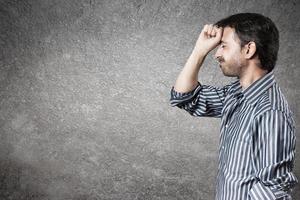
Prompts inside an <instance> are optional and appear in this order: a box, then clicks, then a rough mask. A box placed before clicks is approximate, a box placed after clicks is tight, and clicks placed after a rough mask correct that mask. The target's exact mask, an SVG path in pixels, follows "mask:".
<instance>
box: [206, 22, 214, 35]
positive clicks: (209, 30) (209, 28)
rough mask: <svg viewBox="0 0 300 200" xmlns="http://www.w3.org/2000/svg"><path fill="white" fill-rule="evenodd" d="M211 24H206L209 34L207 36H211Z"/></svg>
mask: <svg viewBox="0 0 300 200" xmlns="http://www.w3.org/2000/svg"><path fill="white" fill-rule="evenodd" d="M212 28H213V27H212V25H211V24H210V25H209V26H208V30H207V35H208V36H209V37H211V31H212Z"/></svg>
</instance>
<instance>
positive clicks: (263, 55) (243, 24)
mask: <svg viewBox="0 0 300 200" xmlns="http://www.w3.org/2000/svg"><path fill="white" fill-rule="evenodd" d="M214 25H215V26H217V27H223V28H224V27H227V26H228V27H231V28H234V30H235V33H236V34H237V36H238V38H239V39H240V42H241V43H240V45H241V47H243V46H244V45H245V44H247V43H248V42H250V41H253V42H255V45H256V52H255V54H257V55H258V58H259V60H260V63H261V66H260V67H261V68H262V69H264V70H268V71H269V72H270V71H272V70H273V69H274V67H275V64H276V60H277V54H278V49H279V33H278V29H277V27H276V26H275V24H274V23H273V21H272V20H271V19H270V18H268V17H265V16H263V15H261V14H258V13H238V14H235V15H231V16H229V17H227V18H224V19H222V20H220V21H218V22H216V23H215V24H214Z"/></svg>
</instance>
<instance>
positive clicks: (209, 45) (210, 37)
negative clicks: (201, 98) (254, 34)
mask: <svg viewBox="0 0 300 200" xmlns="http://www.w3.org/2000/svg"><path fill="white" fill-rule="evenodd" d="M222 35H223V29H222V28H216V27H215V26H213V25H212V24H210V25H207V24H206V25H205V26H204V27H203V29H202V31H201V33H200V36H199V38H198V40H197V42H196V45H195V47H194V49H193V52H192V54H191V55H190V57H189V58H188V60H187V62H186V64H185V66H184V68H183V69H182V71H181V72H180V74H179V76H178V77H177V80H176V83H175V85H174V89H175V90H176V91H177V92H180V93H184V92H189V91H192V90H193V89H195V87H196V86H197V84H198V73H199V70H200V67H201V65H202V63H203V61H204V59H205V57H206V55H207V54H208V53H209V52H210V51H211V50H213V49H214V48H215V47H216V46H217V45H218V44H219V43H220V41H221V38H222Z"/></svg>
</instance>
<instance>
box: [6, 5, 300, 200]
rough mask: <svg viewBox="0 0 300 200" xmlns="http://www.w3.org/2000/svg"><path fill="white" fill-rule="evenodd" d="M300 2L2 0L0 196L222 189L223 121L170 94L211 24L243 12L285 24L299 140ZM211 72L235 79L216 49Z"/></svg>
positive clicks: (192, 195)
mask: <svg viewBox="0 0 300 200" xmlns="http://www.w3.org/2000/svg"><path fill="white" fill-rule="evenodd" d="M299 10H300V6H299V1H296V0H294V1H279V0H277V1H260V0H256V1H242V0H235V1H224V2H223V1H211V0H205V1H195V0H194V1H192V0H189V1H179V0H176V1H171V0H170V1H166V0H161V1H158V0H155V1H150V0H134V1H125V0H122V1H108V0H103V1H96V0H81V1H79V0H64V1H58V0H53V1H50V0H44V1H34V0H23V1H16V0H0V45H1V48H0V95H1V96H0V97H1V98H0V100H1V104H0V131H1V135H0V137H1V138H0V199H18V200H23V199H36V200H46V199H51V200H52V199H75V200H80V199H88V200H92V199H114V200H115V199H125V200H132V199H164V200H172V199H174V200H175V199H201V200H209V199H213V198H214V194H215V178H216V170H217V150H218V142H219V124H220V120H219V119H209V118H194V117H192V116H190V115H189V114H188V113H186V112H184V111H183V110H179V109H177V108H171V107H170V105H169V97H170V89H171V86H172V85H173V84H174V83H175V80H176V77H177V75H178V73H179V72H180V70H181V69H182V67H183V65H184V64H185V62H186V60H187V58H188V56H189V55H190V53H191V50H192V49H193V47H194V44H195V42H196V39H197V37H198V35H199V34H200V31H201V29H202V26H203V25H204V24H206V23H214V22H215V21H216V20H218V19H220V18H223V17H226V16H228V15H229V14H233V13H236V12H259V13H262V14H265V15H267V16H269V17H270V18H271V19H273V21H274V22H275V23H276V24H277V26H278V29H279V30H280V51H279V57H278V62H277V66H276V70H275V76H276V78H277V81H278V82H279V84H280V86H281V88H282V91H283V93H284V94H285V95H286V97H287V100H288V101H289V103H290V107H291V109H292V110H293V112H294V116H295V121H296V123H297V137H298V140H297V147H298V149H299V148H300V134H299V130H300V123H299V120H300V110H299V108H300V107H299V106H297V105H299V104H300V101H299V99H300V98H299V97H300V96H299V95H300V93H299V88H300V87H299V86H300V85H299V84H300V81H299V76H300V69H299V62H300V57H299V53H300V51H299V46H300V43H299V32H300V24H299V17H300V15H299ZM212 53H213V52H212ZM200 73H201V74H200V76H199V78H200V77H201V81H202V82H204V83H206V84H212V85H216V86H221V85H224V84H226V83H229V81H231V80H230V79H228V78H227V77H224V76H223V74H222V72H221V71H220V69H219V67H218V65H217V63H216V61H214V59H213V57H212V54H210V55H209V56H208V57H207V59H206V61H205V63H204V66H203V68H202V69H201V72H200ZM294 172H295V173H296V175H297V176H298V178H300V153H297V154H296V163H295V171H294ZM293 196H294V197H295V199H297V198H298V199H300V187H299V185H298V186H297V188H295V190H294V194H293ZM296 197H297V198H296Z"/></svg>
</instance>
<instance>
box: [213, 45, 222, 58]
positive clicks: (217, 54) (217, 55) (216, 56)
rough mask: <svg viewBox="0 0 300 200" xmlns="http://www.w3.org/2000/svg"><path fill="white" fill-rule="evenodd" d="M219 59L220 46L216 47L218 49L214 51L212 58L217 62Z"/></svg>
mask: <svg viewBox="0 0 300 200" xmlns="http://www.w3.org/2000/svg"><path fill="white" fill-rule="evenodd" d="M219 57H221V48H220V46H219V47H218V49H217V51H216V53H215V56H214V58H215V59H216V60H218V59H219Z"/></svg>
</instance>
